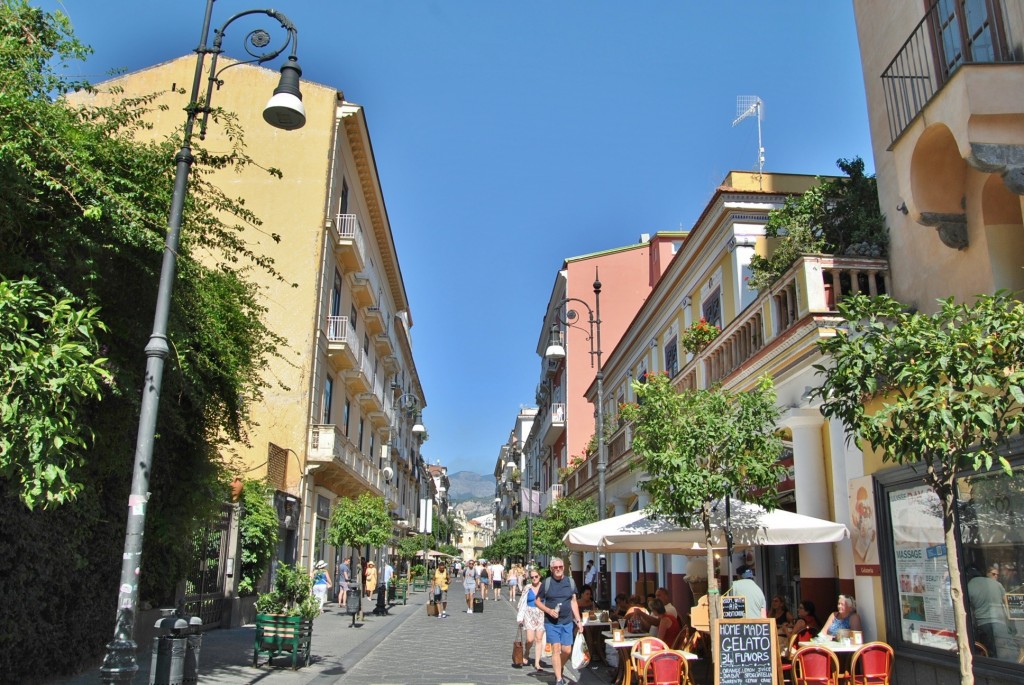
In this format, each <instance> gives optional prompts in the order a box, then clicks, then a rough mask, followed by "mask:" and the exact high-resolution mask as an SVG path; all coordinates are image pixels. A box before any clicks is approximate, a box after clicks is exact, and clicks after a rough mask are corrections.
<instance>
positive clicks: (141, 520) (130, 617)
mask: <svg viewBox="0 0 1024 685" xmlns="http://www.w3.org/2000/svg"><path fill="white" fill-rule="evenodd" d="M214 2H215V0H207V2H206V13H205V16H204V18H203V28H202V33H201V34H200V42H199V47H198V48H196V50H195V52H196V54H197V55H198V56H197V58H196V70H195V77H194V79H193V81H192V92H191V95H190V96H189V102H188V105H187V106H186V107H185V112H186V117H185V130H184V135H183V140H182V145H181V150H179V151H178V154H177V155H176V156H175V158H174V159H175V164H176V170H175V176H174V195H173V197H172V198H171V209H170V214H169V216H168V219H167V238H166V242H165V247H164V256H163V263H162V265H161V267H160V284H159V289H158V291H157V300H156V313H155V315H154V317H153V332H152V334H151V335H150V338H149V342H148V343H147V345H146V348H145V352H146V378H145V386H144V388H143V394H142V407H141V410H140V415H139V428H138V435H137V439H136V446H135V464H134V470H133V473H132V486H131V494H130V495H129V497H128V526H127V531H126V533H125V542H124V554H123V555H122V562H121V579H120V586H119V590H118V598H117V623H116V625H115V627H114V639H113V640H111V641H110V642H109V643H107V654H106V656H105V657H104V659H103V665H102V666H101V668H100V675H101V679H102V682H104V683H118V682H121V683H130V682H132V680H133V679H134V678H135V673H136V672H137V671H138V670H139V665H138V662H137V661H136V659H135V650H136V644H135V640H134V633H135V615H136V608H137V605H138V593H139V576H140V567H141V563H140V562H141V556H142V535H143V532H144V530H145V522H146V504H147V501H148V500H149V474H150V471H151V470H152V458H153V442H154V438H155V434H156V418H157V410H158V409H159V404H160V387H161V382H162V380H163V371H164V360H165V359H166V358H167V355H168V354H169V352H170V348H169V346H168V343H167V321H168V317H169V314H170V307H171V293H172V290H173V287H174V277H175V269H176V258H177V254H178V243H179V238H180V235H181V222H182V214H183V210H184V206H185V196H186V195H187V194H188V177H189V173H190V171H191V169H192V163H193V161H194V157H193V156H192V149H191V144H192V134H193V129H194V128H195V124H196V120H197V119H198V118H199V115H200V114H201V115H202V119H200V121H199V138H200V139H203V138H205V136H206V125H207V121H208V119H209V116H210V113H211V112H212V111H213V109H212V108H211V107H210V98H211V97H212V95H213V90H214V85H217V86H218V87H219V86H220V84H221V80H220V74H221V73H222V72H223V71H224V70H225V69H229V68H230V67H232V66H235V64H230V65H228V66H227V67H225V68H224V69H221V70H220V71H217V58H218V57H219V56H220V54H221V53H222V52H223V49H222V47H221V45H222V43H223V40H224V35H225V33H224V32H225V30H226V29H227V27H228V26H229V25H230V24H231V23H232V22H234V21H235V20H236V19H239V18H241V17H244V16H248V15H250V14H264V15H266V16H268V17H270V18H271V19H276V20H277V22H278V23H279V24H280V25H281V28H283V29H284V30H285V31H286V32H287V39H286V40H285V41H284V43H283V44H282V45H281V46H280V47H279V48H276V49H273V48H272V47H270V49H267V48H268V46H271V36H270V34H269V33H267V32H266V31H264V30H262V29H257V30H254V31H250V32H249V34H248V35H247V36H246V37H245V41H244V44H245V50H246V52H247V53H249V55H250V56H251V57H252V59H249V60H245V61H243V62H238V63H237V64H250V63H256V64H263V63H264V62H267V61H270V60H272V59H274V58H276V57H277V56H278V55H280V54H281V53H282V52H284V51H285V49H286V48H288V46H289V45H290V46H291V54H290V55H289V56H288V60H287V62H285V64H284V65H283V66H282V67H281V81H280V84H279V85H278V87H277V89H276V90H274V95H273V97H271V98H270V102H268V103H267V106H266V108H265V109H264V111H263V118H264V119H265V120H266V121H267V123H269V124H270V125H271V126H275V127H277V128H282V129H285V130H288V131H291V130H294V129H297V128H301V127H302V126H303V125H304V124H305V123H306V113H305V110H304V109H303V106H302V93H301V92H300V91H299V77H300V76H301V75H302V69H301V68H299V63H298V58H297V57H296V51H297V50H298V31H297V30H296V28H295V25H294V24H292V22H291V21H290V20H289V19H288V17H286V16H285V15H284V14H282V13H280V12H278V11H276V10H272V9H262V10H246V11H244V12H239V13H238V14H235V15H234V16H232V17H231V18H230V19H228V20H227V21H226V22H224V24H223V25H222V26H221V27H220V28H219V29H216V30H215V31H214V41H213V45H212V47H211V46H209V45H208V41H209V37H210V17H211V15H212V14H213V3H214ZM208 54H209V55H212V58H211V59H210V69H209V73H208V75H207V87H206V97H205V98H203V99H200V97H199V89H200V86H201V85H202V79H203V63H204V61H205V58H206V55H208Z"/></svg>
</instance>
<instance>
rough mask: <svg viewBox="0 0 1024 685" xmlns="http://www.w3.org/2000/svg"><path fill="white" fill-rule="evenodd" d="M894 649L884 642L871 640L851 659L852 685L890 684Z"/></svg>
mask: <svg viewBox="0 0 1024 685" xmlns="http://www.w3.org/2000/svg"><path fill="white" fill-rule="evenodd" d="M892 661H893V651H892V647H890V646H889V645H887V644H885V643H884V642H869V643H867V644H866V645H864V646H863V647H861V648H860V649H858V650H857V651H856V652H854V653H853V658H852V659H851V660H850V684H851V685H889V683H890V681H889V678H890V676H891V675H892Z"/></svg>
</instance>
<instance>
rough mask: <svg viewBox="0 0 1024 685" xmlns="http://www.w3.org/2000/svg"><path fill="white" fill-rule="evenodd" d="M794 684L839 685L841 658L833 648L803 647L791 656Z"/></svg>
mask: <svg viewBox="0 0 1024 685" xmlns="http://www.w3.org/2000/svg"><path fill="white" fill-rule="evenodd" d="M791 661H792V663H793V683H794V685H839V676H840V673H841V671H840V669H839V658H838V657H837V656H836V655H835V652H833V651H832V650H831V649H826V648H825V647H819V646H817V645H811V646H808V647H801V648H800V649H798V650H796V653H794V654H793V656H792V657H791Z"/></svg>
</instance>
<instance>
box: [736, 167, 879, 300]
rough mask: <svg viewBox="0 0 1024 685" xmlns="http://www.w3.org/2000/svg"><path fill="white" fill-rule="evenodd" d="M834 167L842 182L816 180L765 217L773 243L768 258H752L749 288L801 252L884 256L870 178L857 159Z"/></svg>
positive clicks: (764, 283) (772, 277)
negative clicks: (774, 239)
mask: <svg viewBox="0 0 1024 685" xmlns="http://www.w3.org/2000/svg"><path fill="white" fill-rule="evenodd" d="M836 166H838V167H839V169H840V170H841V171H842V172H843V173H844V174H846V177H845V178H829V179H825V178H821V177H819V178H818V183H817V185H815V186H814V187H813V188H810V189H809V190H807V191H806V192H805V193H803V194H802V195H799V196H797V197H790V198H787V199H786V201H785V203H784V204H783V206H782V208H781V209H777V210H775V211H773V212H771V213H770V214H769V216H768V223H767V224H766V225H765V235H766V236H767V237H769V238H778V243H777V244H776V246H775V249H774V250H773V251H772V253H771V254H770V255H768V256H767V257H762V256H761V255H757V254H755V255H754V256H753V257H752V258H751V260H750V269H751V271H752V272H753V273H752V275H751V277H750V280H748V281H747V285H748V286H749V287H750V288H751V289H753V290H760V289H762V288H766V287H768V286H770V285H771V284H772V283H774V282H775V281H776V280H778V279H779V277H780V276H782V274H784V273H785V272H786V271H787V270H788V269H789V267H790V266H792V265H793V263H794V262H795V261H796V260H797V259H799V258H800V257H801V256H802V255H805V254H833V255H860V256H863V257H884V256H885V254H886V251H887V249H888V243H889V240H888V235H887V233H886V229H885V217H884V215H883V214H882V212H881V210H880V209H879V207H878V188H877V185H876V182H875V177H874V176H869V175H867V174H865V173H864V160H862V159H861V158H860V157H854V158H853V159H840V160H838V161H837V162H836Z"/></svg>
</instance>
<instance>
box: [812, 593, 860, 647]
mask: <svg viewBox="0 0 1024 685" xmlns="http://www.w3.org/2000/svg"><path fill="white" fill-rule="evenodd" d="M860 629H861V626H860V614H858V613H857V602H856V601H855V600H854V599H853V597H850V596H849V595H839V603H838V604H837V605H836V610H835V611H833V612H832V614H831V615H830V616H829V617H828V620H827V621H825V626H824V627H823V628H822V629H821V633H819V636H820V637H825V636H828V637H829V638H830V639H832V640H836V639H838V637H839V631H840V630H860Z"/></svg>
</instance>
